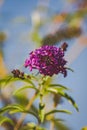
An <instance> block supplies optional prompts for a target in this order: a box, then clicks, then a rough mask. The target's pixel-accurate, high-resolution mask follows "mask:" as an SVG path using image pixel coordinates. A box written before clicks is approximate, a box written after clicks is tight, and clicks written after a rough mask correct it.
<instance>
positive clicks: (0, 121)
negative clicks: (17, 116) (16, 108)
mask: <svg viewBox="0 0 87 130" xmlns="http://www.w3.org/2000/svg"><path fill="white" fill-rule="evenodd" d="M5 122H9V123H10V124H11V125H14V123H13V121H12V120H11V119H10V118H8V117H5V116H0V126H1V125H2V124H3V123H5Z"/></svg>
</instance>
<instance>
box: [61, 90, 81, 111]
mask: <svg viewBox="0 0 87 130" xmlns="http://www.w3.org/2000/svg"><path fill="white" fill-rule="evenodd" d="M59 94H60V95H61V96H63V97H64V98H66V99H67V100H68V101H69V102H70V103H71V104H72V105H73V106H74V108H75V109H76V110H77V111H79V108H78V106H77V104H76V102H75V101H74V99H73V98H72V97H71V96H70V95H68V94H67V93H65V92H63V91H60V92H59Z"/></svg>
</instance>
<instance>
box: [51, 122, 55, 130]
mask: <svg viewBox="0 0 87 130" xmlns="http://www.w3.org/2000/svg"><path fill="white" fill-rule="evenodd" d="M50 130H54V122H53V121H52V122H51V124H50Z"/></svg>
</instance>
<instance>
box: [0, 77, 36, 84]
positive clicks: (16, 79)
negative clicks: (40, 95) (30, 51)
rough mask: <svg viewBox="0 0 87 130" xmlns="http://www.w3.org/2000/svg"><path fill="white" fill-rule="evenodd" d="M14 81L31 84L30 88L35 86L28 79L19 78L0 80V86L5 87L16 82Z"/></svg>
mask: <svg viewBox="0 0 87 130" xmlns="http://www.w3.org/2000/svg"><path fill="white" fill-rule="evenodd" d="M16 81H22V82H26V83H29V84H31V85H32V86H35V85H34V83H33V82H32V81H31V79H29V78H24V79H22V78H20V77H13V76H10V75H9V76H7V77H6V78H4V79H0V84H4V85H7V84H9V83H11V82H16Z"/></svg>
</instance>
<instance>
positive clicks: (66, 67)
mask: <svg viewBox="0 0 87 130" xmlns="http://www.w3.org/2000/svg"><path fill="white" fill-rule="evenodd" d="M66 69H67V70H70V71H72V72H74V70H73V69H71V68H68V67H66Z"/></svg>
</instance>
